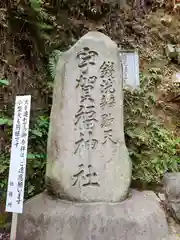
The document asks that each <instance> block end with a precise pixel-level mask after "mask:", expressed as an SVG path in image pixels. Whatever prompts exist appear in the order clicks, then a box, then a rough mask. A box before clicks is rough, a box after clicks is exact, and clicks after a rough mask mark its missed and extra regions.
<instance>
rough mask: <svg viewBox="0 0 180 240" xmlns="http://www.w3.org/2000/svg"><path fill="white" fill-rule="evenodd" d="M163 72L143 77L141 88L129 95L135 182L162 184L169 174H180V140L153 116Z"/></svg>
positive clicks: (127, 117) (127, 111) (127, 124)
mask: <svg viewBox="0 0 180 240" xmlns="http://www.w3.org/2000/svg"><path fill="white" fill-rule="evenodd" d="M161 79H162V76H161V73H160V72H159V71H156V72H154V71H153V70H152V69H150V73H149V74H148V75H141V89H140V90H139V91H134V92H130V91H127V90H126V92H125V137H126V144H127V146H128V149H129V153H130V156H131V159H132V162H133V179H134V180H140V181H141V182H142V183H144V184H145V183H160V182H161V178H162V177H163V175H164V173H165V172H167V171H178V170H179V162H180V156H179V155H178V154H177V149H176V148H177V139H176V138H175V136H174V135H173V133H171V132H169V131H167V130H166V129H165V127H164V126H163V125H162V124H161V123H160V122H158V120H157V119H156V118H155V116H154V115H153V109H154V107H155V102H156V101H155V96H154V92H155V89H156V86H157V85H158V84H159V83H160V82H161Z"/></svg>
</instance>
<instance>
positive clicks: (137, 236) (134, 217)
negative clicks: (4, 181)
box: [17, 191, 169, 240]
mask: <svg viewBox="0 0 180 240" xmlns="http://www.w3.org/2000/svg"><path fill="white" fill-rule="evenodd" d="M17 239H18V240H32V239H33V240H49V239H51V240H85V239H87V240H96V239H97V240H152V239H154V240H168V239H169V238H168V225H167V222H166V217H165V214H164V212H163V210H162V209H161V208H160V205H159V202H158V200H157V199H156V196H155V194H154V193H153V192H138V191H133V192H132V193H131V196H130V197H129V198H128V199H126V200H125V201H123V202H121V203H72V202H67V201H62V200H60V199H52V198H51V197H50V196H49V195H47V194H46V193H42V194H39V195H37V196H36V197H34V198H32V199H30V200H29V201H27V202H26V203H25V206H24V213H23V215H19V220H18V230H17Z"/></svg>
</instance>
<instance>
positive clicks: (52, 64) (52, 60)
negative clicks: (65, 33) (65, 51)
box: [48, 50, 62, 79]
mask: <svg viewBox="0 0 180 240" xmlns="http://www.w3.org/2000/svg"><path fill="white" fill-rule="evenodd" d="M61 55H62V52H61V51H60V50H54V51H53V52H52V54H51V55H50V57H49V63H48V70H49V73H50V75H51V77H52V79H54V78H55V72H56V66H57V63H58V60H59V58H60V57H61Z"/></svg>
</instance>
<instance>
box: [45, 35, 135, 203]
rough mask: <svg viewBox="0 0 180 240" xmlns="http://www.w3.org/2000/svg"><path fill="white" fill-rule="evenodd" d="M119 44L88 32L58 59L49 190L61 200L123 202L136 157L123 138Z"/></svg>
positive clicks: (47, 172)
mask: <svg viewBox="0 0 180 240" xmlns="http://www.w3.org/2000/svg"><path fill="white" fill-rule="evenodd" d="M122 84H123V82H122V68H121V66H120V60H119V50H118V47H117V45H116V44H115V43H114V42H113V41H112V40H111V39H110V38H109V37H107V36H105V35H104V34H102V33H99V32H89V33H88V34H86V35H85V36H84V37H82V38H81V39H80V40H79V41H78V42H77V43H76V44H75V45H74V46H73V47H72V48H71V49H70V50H69V51H67V52H66V53H65V54H64V55H63V57H62V58H61V59H60V60H59V63H58V66H57V73H56V78H55V87H54V95H53V106H52V111H51V118H50V131H49V139H48V158H47V171H46V182H47V188H48V189H50V190H51V191H53V192H54V193H55V194H56V195H58V196H59V197H61V198H62V196H63V197H65V198H68V199H76V200H81V201H112V202H116V201H120V200H124V199H125V198H126V196H127V193H128V189H129V185H130V181H131V161H130V159H129V156H128V150H127V148H126V145H125V141H124V124H123V91H122Z"/></svg>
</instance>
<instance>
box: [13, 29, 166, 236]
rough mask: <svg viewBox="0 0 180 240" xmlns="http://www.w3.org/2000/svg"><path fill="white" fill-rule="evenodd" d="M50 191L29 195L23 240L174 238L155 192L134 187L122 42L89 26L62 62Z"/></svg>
mask: <svg viewBox="0 0 180 240" xmlns="http://www.w3.org/2000/svg"><path fill="white" fill-rule="evenodd" d="M47 153H48V157H47V171H46V185H47V191H45V192H44V193H41V194H39V195H37V196H35V197H34V198H32V199H30V200H28V201H27V202H26V203H25V205H24V213H23V215H21V216H20V217H19V219H18V235H17V239H18V240H21V239H22V240H30V239H33V240H35V239H38V240H49V239H51V240H134V239H137V240H152V239H156V240H163V239H164V240H165V239H166V240H167V239H168V226H167V222H166V218H165V214H164V212H163V210H162V209H161V208H160V205H159V202H158V200H157V198H156V196H155V194H154V193H152V192H138V191H135V190H133V191H130V194H129V186H130V182H131V171H132V167H131V161H130V159H129V155H128V150H127V148H126V145H125V140H124V123H123V80H122V66H121V63H120V59H119V49H118V48H117V46H116V44H115V43H114V42H113V41H112V40H111V39H110V38H109V37H107V36H105V35H104V34H102V33H100V32H89V33H87V34H86V35H85V36H83V37H82V38H81V39H80V40H79V41H78V42H77V43H76V44H75V45H74V46H73V47H72V48H71V49H70V50H69V51H67V52H65V53H64V54H63V56H62V57H61V58H60V60H59V62H58V64H57V72H56V77H55V86H54V94H53V106H52V111H51V118H50V129H49V138H48V149H47Z"/></svg>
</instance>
